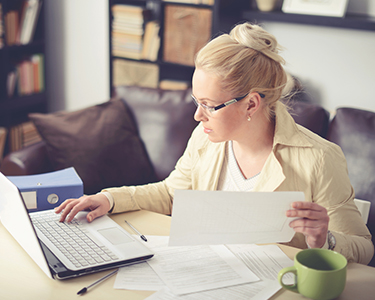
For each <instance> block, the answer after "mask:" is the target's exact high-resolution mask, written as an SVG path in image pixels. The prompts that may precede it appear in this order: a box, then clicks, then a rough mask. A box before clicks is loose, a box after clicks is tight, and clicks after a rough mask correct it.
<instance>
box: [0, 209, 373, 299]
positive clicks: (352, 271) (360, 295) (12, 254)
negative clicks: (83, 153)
mask: <svg viewBox="0 0 375 300" xmlns="http://www.w3.org/2000/svg"><path fill="white" fill-rule="evenodd" d="M111 217H112V219H114V220H115V221H116V222H118V223H119V224H120V225H122V226H123V227H124V228H125V229H127V228H126V226H125V222H124V220H125V218H126V219H127V220H129V221H130V222H131V223H132V224H133V225H134V226H135V227H136V228H137V229H139V230H140V231H141V232H142V233H144V234H145V235H147V234H149V235H169V228H170V218H169V217H167V216H164V215H160V214H156V213H152V212H148V211H136V212H130V213H125V214H117V215H112V216H111ZM131 233H132V232H131ZM132 234H133V233H132ZM0 241H1V243H0V299H2V300H8V299H9V300H14V299H38V300H44V299H54V300H55V299H56V300H57V299H61V300H66V299H74V298H75V297H84V299H87V300H89V299H137V300H138V299H144V298H146V297H147V296H149V295H151V294H152V293H153V292H145V291H128V290H116V289H114V288H113V284H114V281H115V276H113V277H112V278H110V279H108V280H106V281H105V282H103V283H101V284H99V285H98V286H96V287H95V288H93V289H90V291H89V292H88V293H86V294H85V295H84V296H77V292H78V291H79V290H80V289H81V288H83V287H84V286H87V285H89V284H90V283H92V282H94V281H95V280H97V279H99V278H101V277H102V276H104V275H105V274H107V273H108V271H105V272H100V273H96V274H92V275H87V276H83V277H80V278H75V279H68V280H63V281H59V280H52V279H49V278H48V277H47V276H46V275H45V274H44V273H43V272H42V271H41V270H40V268H39V267H38V266H37V265H36V264H35V263H34V261H33V260H32V259H31V258H30V257H29V256H28V255H27V254H26V252H25V251H24V250H23V249H22V248H21V247H20V246H19V245H18V243H17V242H16V241H15V240H14V239H13V237H12V236H11V235H10V234H9V233H8V231H7V230H6V229H5V228H4V227H3V225H2V224H1V223H0ZM280 247H281V248H282V250H283V251H284V252H285V253H286V254H287V255H288V256H289V257H290V258H293V256H294V254H295V253H296V252H297V251H298V250H297V249H294V248H291V247H287V246H280ZM374 282H375V268H372V267H368V266H364V265H360V264H349V266H348V274H347V284H346V287H345V290H344V292H343V294H342V295H341V296H340V297H339V299H350V300H351V299H369V298H371V297H372V296H373V295H375V284H374ZM271 299H292V300H293V299H306V298H303V297H302V296H300V295H299V294H295V293H292V292H289V291H285V290H280V291H279V292H278V293H277V294H275V295H274V296H273V297H272V298H271Z"/></svg>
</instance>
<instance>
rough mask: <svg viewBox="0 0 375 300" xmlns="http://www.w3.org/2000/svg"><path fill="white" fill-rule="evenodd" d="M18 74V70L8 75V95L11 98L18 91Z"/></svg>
mask: <svg viewBox="0 0 375 300" xmlns="http://www.w3.org/2000/svg"><path fill="white" fill-rule="evenodd" d="M17 77H18V72H17V71H16V70H13V71H11V72H10V73H8V77H7V95H8V97H9V98H11V97H13V96H14V93H15V90H16V82H17Z"/></svg>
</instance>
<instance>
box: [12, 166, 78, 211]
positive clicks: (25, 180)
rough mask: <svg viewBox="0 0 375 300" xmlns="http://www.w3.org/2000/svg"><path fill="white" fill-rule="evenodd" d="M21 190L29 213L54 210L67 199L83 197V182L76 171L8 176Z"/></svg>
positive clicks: (67, 170) (72, 169) (71, 169)
mask: <svg viewBox="0 0 375 300" xmlns="http://www.w3.org/2000/svg"><path fill="white" fill-rule="evenodd" d="M7 178H8V179H9V180H10V181H12V182H13V183H14V184H15V185H16V186H17V187H18V189H19V190H20V192H21V194H22V197H23V198H24V200H25V203H26V207H27V209H28V211H29V212H32V211H40V210H46V209H52V208H54V207H56V206H58V205H60V204H61V203H62V202H64V201H65V200H66V199H69V198H79V197H81V196H82V195H83V182H82V180H81V178H80V177H79V176H78V174H77V172H76V170H75V169H74V168H73V167H71V168H67V169H64V170H59V171H54V172H49V173H44V174H37V175H22V176H7Z"/></svg>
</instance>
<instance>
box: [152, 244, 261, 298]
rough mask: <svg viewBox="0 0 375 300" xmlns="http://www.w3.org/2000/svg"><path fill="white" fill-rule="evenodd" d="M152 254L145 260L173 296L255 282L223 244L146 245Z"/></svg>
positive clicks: (253, 277)
mask: <svg viewBox="0 0 375 300" xmlns="http://www.w3.org/2000/svg"><path fill="white" fill-rule="evenodd" d="M147 246H148V247H150V248H151V249H152V250H153V252H154V253H155V256H154V257H153V258H152V259H151V260H149V261H148V262H147V263H148V264H149V265H150V266H151V268H153V270H154V271H155V272H156V273H157V274H158V276H159V277H160V278H161V279H162V280H163V282H164V283H165V284H166V285H167V286H168V288H169V289H170V290H171V291H172V292H173V293H174V294H177V295H181V294H187V293H194V292H199V291H204V290H211V289H217V288H222V287H227V286H233V285H238V284H243V283H250V282H255V281H259V278H258V277H257V276H256V275H255V274H254V273H253V272H252V271H251V270H250V269H249V268H248V267H247V266H246V265H245V264H244V263H243V262H242V261H241V260H240V259H239V258H237V257H236V256H235V255H234V254H233V253H232V252H231V251H230V250H229V249H228V248H227V247H225V246H224V245H215V246H190V247H168V237H166V239H164V243H163V244H160V243H158V244H152V242H151V243H149V244H148V245H147Z"/></svg>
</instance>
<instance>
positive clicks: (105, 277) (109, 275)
mask: <svg viewBox="0 0 375 300" xmlns="http://www.w3.org/2000/svg"><path fill="white" fill-rule="evenodd" d="M117 272H118V269H117V270H115V271H113V272H111V273H109V274H107V275H105V276H104V277H102V278H100V279H98V280H97V281H95V282H93V283H91V284H90V285H88V286H86V287H84V288H83V289H82V290H80V291H79V292H78V293H77V295H82V294H84V293H86V292H87V290H88V289H89V288H91V287H93V286H94V285H97V284H98V283H100V282H102V281H103V280H106V279H107V278H109V277H111V276H112V275H115V274H116V273H117Z"/></svg>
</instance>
